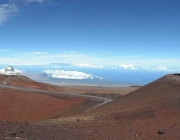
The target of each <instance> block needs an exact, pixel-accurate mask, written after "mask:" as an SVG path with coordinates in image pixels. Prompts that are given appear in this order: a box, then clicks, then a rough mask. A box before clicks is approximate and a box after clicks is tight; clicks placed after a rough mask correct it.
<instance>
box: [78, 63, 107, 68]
mask: <svg viewBox="0 0 180 140" xmlns="http://www.w3.org/2000/svg"><path fill="white" fill-rule="evenodd" d="M75 66H77V67H84V68H101V69H102V68H104V66H102V65H90V64H77V65H75Z"/></svg>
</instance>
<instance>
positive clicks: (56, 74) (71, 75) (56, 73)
mask: <svg viewBox="0 0 180 140" xmlns="http://www.w3.org/2000/svg"><path fill="white" fill-rule="evenodd" d="M44 73H45V74H47V75H48V76H51V77H52V78H63V79H94V78H96V79H97V78H98V79H102V78H101V77H98V76H95V75H92V74H87V73H84V72H78V71H64V70H45V71H44Z"/></svg>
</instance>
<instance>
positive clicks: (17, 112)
mask: <svg viewBox="0 0 180 140" xmlns="http://www.w3.org/2000/svg"><path fill="white" fill-rule="evenodd" d="M86 100H87V98H82V97H72V96H67V95H66V96H64V95H56V96H53V95H47V94H43V93H32V92H27V91H26V92H25V91H18V90H7V89H0V111H1V113H0V120H8V121H37V120H42V119H48V118H55V117H56V116H58V114H59V113H61V110H64V109H68V108H71V107H72V106H75V105H77V104H80V103H81V102H84V101H86Z"/></svg>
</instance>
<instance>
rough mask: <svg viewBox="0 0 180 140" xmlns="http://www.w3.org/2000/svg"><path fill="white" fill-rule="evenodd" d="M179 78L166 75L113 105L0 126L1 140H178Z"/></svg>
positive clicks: (118, 99)
mask: <svg viewBox="0 0 180 140" xmlns="http://www.w3.org/2000/svg"><path fill="white" fill-rule="evenodd" d="M179 93H180V76H179V75H166V76H164V77H162V78H160V79H158V80H156V81H155V82H152V83H150V84H148V85H146V86H143V87H141V88H139V89H137V90H135V91H133V92H131V93H129V94H127V95H124V96H119V97H117V98H115V100H114V101H113V102H110V103H108V104H105V105H103V106H101V107H98V108H96V109H93V110H91V111H89V112H84V113H79V114H76V115H74V114H72V115H71V116H69V117H68V118H67V117H66V118H64V119H62V118H59V119H51V120H46V121H41V122H39V123H38V124H29V123H18V122H1V123H0V132H1V133H0V137H1V138H6V139H8V138H11V139H13V138H15V137H17V138H19V139H20V138H22V139H25V138H27V139H42V140H44V139H54V140H59V139H65V140H66V139H71V140H77V139H88V140H95V139H97V140H108V139H109V140H117V139H120V140H127V139H130V140H131V139H140V140H151V139H152V140H161V139H162V140H179V139H180V133H179V131H180V94H179Z"/></svg>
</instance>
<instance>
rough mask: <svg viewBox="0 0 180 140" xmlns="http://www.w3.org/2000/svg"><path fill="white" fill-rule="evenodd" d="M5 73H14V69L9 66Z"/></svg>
mask: <svg viewBox="0 0 180 140" xmlns="http://www.w3.org/2000/svg"><path fill="white" fill-rule="evenodd" d="M5 72H14V68H13V67H12V66H8V67H7V68H6V69H5Z"/></svg>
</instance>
